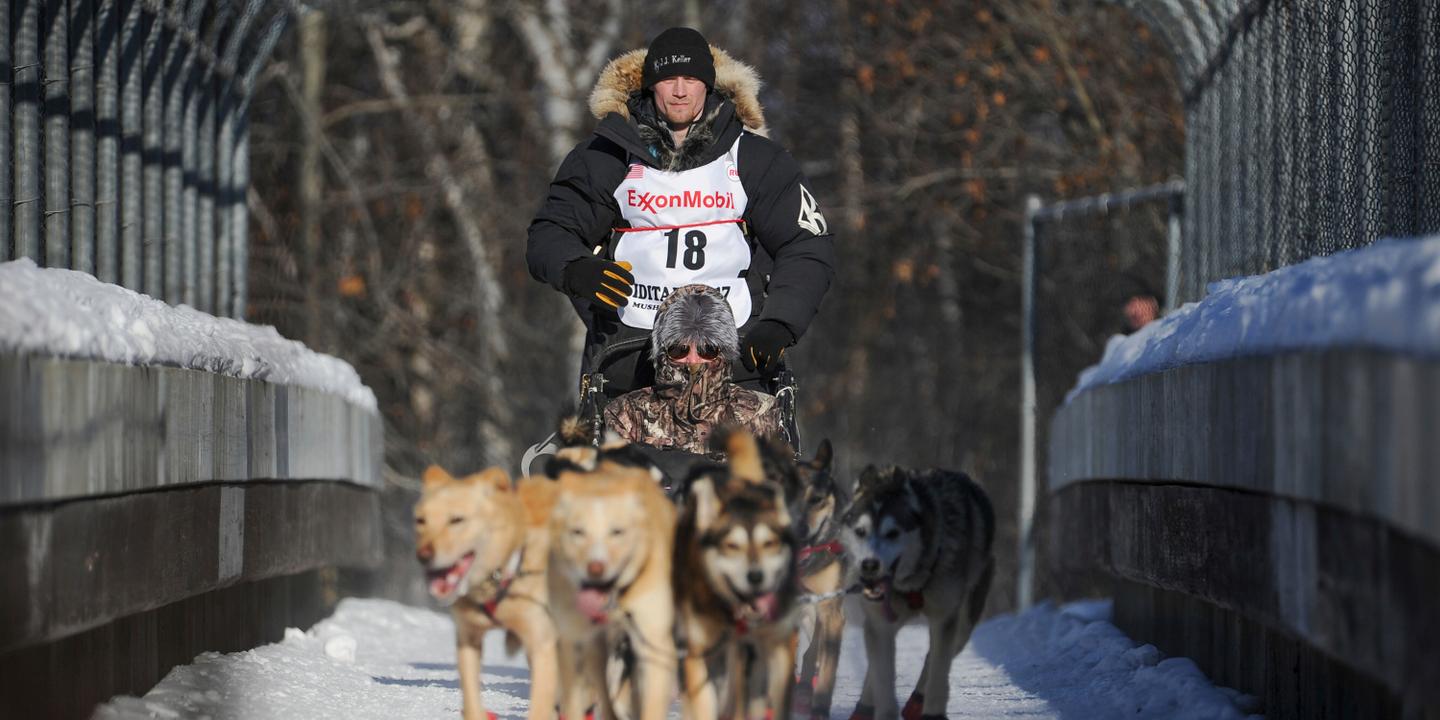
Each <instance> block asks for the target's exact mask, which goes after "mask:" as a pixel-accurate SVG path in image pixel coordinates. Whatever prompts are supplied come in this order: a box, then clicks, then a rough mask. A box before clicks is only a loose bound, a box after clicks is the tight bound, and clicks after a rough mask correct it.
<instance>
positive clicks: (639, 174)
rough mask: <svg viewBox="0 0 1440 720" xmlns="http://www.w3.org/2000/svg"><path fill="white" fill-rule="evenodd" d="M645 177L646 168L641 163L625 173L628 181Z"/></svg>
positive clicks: (632, 166)
mask: <svg viewBox="0 0 1440 720" xmlns="http://www.w3.org/2000/svg"><path fill="white" fill-rule="evenodd" d="M643 177H645V166H644V165H641V164H640V163H634V164H633V165H631V166H630V172H628V173H625V179H626V180H639V179H641V178H643Z"/></svg>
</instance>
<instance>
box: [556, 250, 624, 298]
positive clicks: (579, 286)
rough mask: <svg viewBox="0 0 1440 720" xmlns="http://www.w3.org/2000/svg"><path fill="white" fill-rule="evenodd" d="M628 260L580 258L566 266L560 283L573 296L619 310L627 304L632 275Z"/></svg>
mask: <svg viewBox="0 0 1440 720" xmlns="http://www.w3.org/2000/svg"><path fill="white" fill-rule="evenodd" d="M631 267H632V266H631V265H630V263H628V262H623V261H622V262H614V261H612V260H601V259H600V258H580V259H579V260H575V261H573V262H571V263H570V264H569V265H566V266H565V270H564V271H563V272H562V273H561V277H560V285H561V287H563V288H565V292H566V293H567V294H569V295H570V296H571V297H573V298H578V299H580V300H589V301H590V302H591V304H593V305H595V306H597V307H601V308H605V309H608V310H618V309H619V308H622V307H624V306H625V305H627V304H629V303H630V291H631V289H632V288H633V287H634V285H635V276H634V275H631V274H630V268H631Z"/></svg>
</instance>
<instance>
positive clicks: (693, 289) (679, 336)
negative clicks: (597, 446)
mask: <svg viewBox="0 0 1440 720" xmlns="http://www.w3.org/2000/svg"><path fill="white" fill-rule="evenodd" d="M739 356H740V340H739V333H738V331H737V330H736V328H735V317H734V315H732V314H731V311H730V304H729V303H727V302H726V301H725V296H724V295H723V294H722V293H721V292H720V291H719V290H718V289H716V288H713V287H710V286H708V285H701V284H693V285H685V286H683V287H680V288H676V289H675V291H674V292H671V293H670V295H669V296H668V297H666V298H665V300H664V301H663V302H661V303H660V308H659V309H658V310H657V311H656V313H655V328H654V333H653V335H652V343H651V362H652V363H653V365H654V368H655V384H654V385H653V386H652V387H647V388H641V389H639V390H633V391H631V392H629V393H626V394H624V395H622V396H620V397H619V398H616V399H615V400H612V401H610V403H609V404H607V405H606V406H605V428H606V429H607V430H610V431H614V432H615V433H616V434H618V435H619V436H620V437H621V438H623V439H625V440H629V441H630V442H633V443H640V444H643V445H648V446H650V447H652V448H656V449H658V450H662V451H668V450H678V451H682V452H685V453H693V454H695V455H707V454H709V453H710V448H709V445H708V442H709V439H710V435H711V433H713V432H714V431H715V430H716V429H717V428H721V427H743V428H746V429H748V430H749V431H750V432H752V433H754V434H755V435H756V436H759V437H773V436H778V435H779V434H780V420H781V416H780V405H779V403H778V402H777V401H776V399H775V396H773V395H770V394H767V393H763V392H757V391H755V390H748V389H746V388H743V387H740V386H739V385H737V384H735V383H734V382H732V381H731V363H733V362H734V361H735V360H736V359H737V358H739Z"/></svg>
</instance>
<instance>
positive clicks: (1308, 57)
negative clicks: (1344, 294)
mask: <svg viewBox="0 0 1440 720" xmlns="http://www.w3.org/2000/svg"><path fill="white" fill-rule="evenodd" d="M1117 1H1118V2H1119V3H1120V4H1122V5H1124V6H1126V7H1128V8H1130V9H1131V10H1132V11H1133V12H1134V13H1136V14H1137V15H1138V16H1139V17H1141V18H1142V19H1144V21H1145V22H1146V23H1147V24H1148V25H1150V26H1151V27H1152V28H1153V29H1154V30H1155V31H1156V32H1157V33H1159V34H1160V35H1161V36H1162V37H1163V38H1164V39H1165V41H1166V43H1167V44H1168V45H1169V46H1170V48H1171V49H1172V51H1173V53H1174V59H1175V63H1176V68H1177V70H1178V73H1179V77H1180V80H1181V88H1182V92H1183V93H1184V100H1185V112H1186V140H1185V145H1186V147H1185V180H1186V197H1185V205H1186V208H1188V211H1187V213H1186V217H1185V223H1186V224H1185V238H1186V242H1185V246H1184V248H1183V250H1182V253H1181V258H1180V273H1181V274H1180V279H1179V288H1178V290H1179V298H1178V299H1180V300H1182V301H1189V300H1196V299H1199V298H1200V297H1203V295H1204V293H1205V286H1206V284H1207V283H1209V282H1211V281H1213V280H1216V279H1219V278H1225V277H1233V276H1237V275H1246V274H1254V273H1260V272H1266V271H1269V270H1272V269H1275V268H1277V267H1280V266H1283V265H1288V264H1291V263H1294V262H1298V261H1301V260H1304V259H1306V258H1309V257H1314V256H1317V255H1325V254H1329V253H1332V252H1335V251H1337V250H1342V249H1346V248H1353V247H1358V246H1362V245H1366V244H1368V243H1370V242H1373V241H1374V240H1376V239H1377V238H1380V237H1386V236H1413V235H1419V234H1424V233H1433V232H1436V231H1440V0H1117Z"/></svg>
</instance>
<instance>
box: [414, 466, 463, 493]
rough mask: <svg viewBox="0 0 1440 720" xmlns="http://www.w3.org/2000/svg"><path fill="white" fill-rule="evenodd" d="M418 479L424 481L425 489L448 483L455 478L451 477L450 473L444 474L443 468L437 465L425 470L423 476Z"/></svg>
mask: <svg viewBox="0 0 1440 720" xmlns="http://www.w3.org/2000/svg"><path fill="white" fill-rule="evenodd" d="M420 479H421V480H423V481H424V483H425V487H427V488H430V487H434V486H436V485H441V484H444V483H447V482H450V481H451V480H454V479H455V478H453V477H451V476H450V473H448V472H445V468H442V467H440V466H439V465H431V466H430V467H427V468H425V474H424V475H421V476H420Z"/></svg>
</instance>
